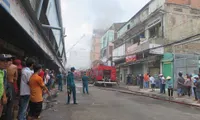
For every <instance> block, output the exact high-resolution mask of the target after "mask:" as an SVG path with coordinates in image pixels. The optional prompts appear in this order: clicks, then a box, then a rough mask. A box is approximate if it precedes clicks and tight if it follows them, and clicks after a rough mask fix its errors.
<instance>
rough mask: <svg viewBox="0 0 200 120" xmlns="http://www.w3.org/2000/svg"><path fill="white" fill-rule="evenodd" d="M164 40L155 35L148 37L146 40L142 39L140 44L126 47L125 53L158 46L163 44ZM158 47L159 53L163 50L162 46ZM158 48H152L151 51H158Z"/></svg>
mask: <svg viewBox="0 0 200 120" xmlns="http://www.w3.org/2000/svg"><path fill="white" fill-rule="evenodd" d="M164 42H165V40H164V39H163V38H156V37H155V38H150V39H148V40H144V41H143V42H140V45H135V44H133V45H132V46H130V47H128V48H127V50H129V51H127V54H134V53H138V52H141V51H145V50H147V49H150V48H154V47H158V46H161V45H163V44H164ZM131 49H133V50H131ZM158 49H159V50H160V53H162V52H164V49H163V48H158ZM158 49H157V50H156V49H155V50H152V51H151V52H152V53H154V52H155V51H158ZM130 51H131V52H130ZM160 53H159V54H160Z"/></svg>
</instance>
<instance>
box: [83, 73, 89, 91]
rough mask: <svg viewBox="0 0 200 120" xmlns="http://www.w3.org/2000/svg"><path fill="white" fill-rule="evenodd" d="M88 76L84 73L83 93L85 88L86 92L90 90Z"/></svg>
mask: <svg viewBox="0 0 200 120" xmlns="http://www.w3.org/2000/svg"><path fill="white" fill-rule="evenodd" d="M88 80H89V78H88V76H86V73H84V75H83V77H82V82H83V93H84V94H85V90H86V93H87V94H89V92H88Z"/></svg>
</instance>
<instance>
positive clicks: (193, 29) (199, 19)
mask: <svg viewBox="0 0 200 120" xmlns="http://www.w3.org/2000/svg"><path fill="white" fill-rule="evenodd" d="M165 11H166V13H165V20H164V21H165V22H164V26H165V30H164V33H165V38H166V39H167V40H168V41H177V40H181V39H184V38H187V37H190V36H193V35H196V34H199V31H200V11H199V10H196V9H191V8H190V7H188V6H182V5H174V4H166V6H165Z"/></svg>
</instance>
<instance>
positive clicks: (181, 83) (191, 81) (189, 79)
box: [127, 72, 200, 103]
mask: <svg viewBox="0 0 200 120" xmlns="http://www.w3.org/2000/svg"><path fill="white" fill-rule="evenodd" d="M199 78H200V74H199V75H192V74H186V75H185V76H184V75H183V73H182V72H179V73H178V77H177V82H176V83H173V80H172V78H171V76H167V77H164V75H163V74H160V75H159V76H158V80H156V79H155V77H154V76H153V75H150V74H149V73H146V74H144V75H142V74H140V75H138V76H137V81H138V85H139V86H140V88H141V89H142V88H145V89H147V88H151V89H152V92H154V91H155V88H160V93H161V94H166V90H167V91H168V96H169V97H170V98H173V93H174V86H175V84H176V88H177V89H176V90H177V96H178V97H182V96H185V95H188V97H191V95H192V93H193V95H194V99H195V100H196V101H198V103H200V79H199ZM127 81H130V75H129V76H128V77H127ZM157 83H159V85H158V86H157Z"/></svg>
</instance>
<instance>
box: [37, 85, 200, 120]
mask: <svg viewBox="0 0 200 120" xmlns="http://www.w3.org/2000/svg"><path fill="white" fill-rule="evenodd" d="M77 86H78V88H77V91H78V94H77V99H78V103H79V104H78V105H73V104H72V105H65V99H66V98H65V96H66V95H65V93H64V92H63V93H60V95H59V97H58V100H59V101H60V103H59V104H57V105H55V106H54V108H53V109H50V110H46V111H44V112H43V113H42V118H41V119H42V120H133V119H134V120H199V119H200V110H198V109H195V108H190V107H188V106H183V105H178V104H173V103H168V102H164V101H159V100H154V99H150V98H146V97H139V96H133V95H127V94H123V93H118V92H115V91H104V90H99V89H98V88H95V87H90V95H83V94H81V85H80V84H79V85H77Z"/></svg>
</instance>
